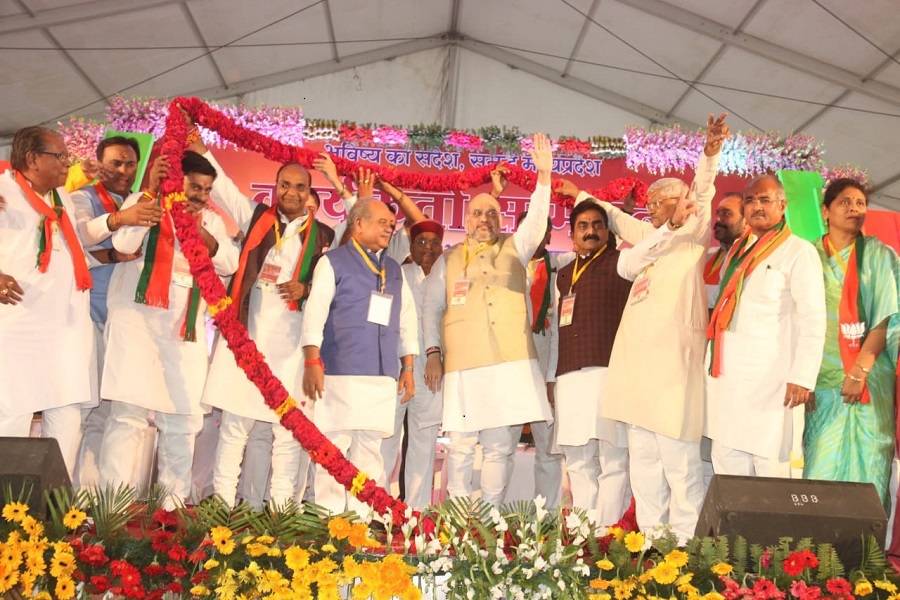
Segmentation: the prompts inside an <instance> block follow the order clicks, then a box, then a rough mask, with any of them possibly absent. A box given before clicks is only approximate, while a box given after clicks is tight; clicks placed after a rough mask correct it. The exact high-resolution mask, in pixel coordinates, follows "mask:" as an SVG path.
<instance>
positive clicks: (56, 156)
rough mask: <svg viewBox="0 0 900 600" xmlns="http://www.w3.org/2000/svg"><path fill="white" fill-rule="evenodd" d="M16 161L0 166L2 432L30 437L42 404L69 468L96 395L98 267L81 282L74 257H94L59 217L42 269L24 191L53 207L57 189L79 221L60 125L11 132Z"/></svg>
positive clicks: (34, 217)
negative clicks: (94, 293)
mask: <svg viewBox="0 0 900 600" xmlns="http://www.w3.org/2000/svg"><path fill="white" fill-rule="evenodd" d="M10 162H11V163H12V167H13V169H14V171H7V172H5V173H3V174H2V175H0V197H3V198H4V199H5V200H6V206H5V208H3V209H2V210H0V347H2V348H3V349H4V351H5V352H4V357H3V360H2V361H0V435H3V436H15V437H28V435H29V432H30V430H31V420H32V417H33V415H34V413H35V412H38V411H43V416H42V423H41V435H42V436H43V437H52V438H56V440H57V441H58V442H59V446H60V450H61V451H62V455H63V458H64V459H65V461H66V467H67V468H68V470H69V473H70V474H71V473H72V469H73V468H74V466H75V457H76V454H77V451H78V440H79V434H80V428H81V405H83V404H84V405H87V404H88V403H90V401H91V390H90V381H89V373H90V358H91V345H92V343H93V336H92V333H91V319H90V314H89V302H90V293H89V288H90V277H89V275H88V279H87V281H86V282H82V285H81V287H82V289H79V285H78V283H79V282H78V278H77V270H76V269H75V266H76V264H75V261H76V260H78V261H81V266H82V267H83V269H84V272H85V273H86V272H87V265H86V263H85V261H86V258H85V256H84V253H83V252H82V249H81V244H80V242H79V241H78V239H77V235H76V236H75V238H74V240H72V241H73V243H74V245H75V247H74V248H71V247H70V246H69V243H67V240H66V238H65V236H64V235H63V233H62V228H61V227H60V226H59V223H58V222H54V223H52V224H50V223H48V224H47V226H48V227H51V228H52V242H53V247H52V250H51V251H50V252H49V253H48V254H49V264H48V265H47V269H46V271H45V272H43V273H42V272H40V271H39V269H38V265H37V257H38V252H39V244H40V237H41V234H42V230H41V226H42V225H43V224H44V218H43V217H42V216H41V214H40V213H39V212H38V211H37V210H35V208H33V207H32V205H31V203H30V202H29V200H28V197H27V196H26V193H29V192H31V193H32V194H36V197H35V196H32V200H34V201H35V202H41V203H45V204H46V205H47V207H50V206H53V205H54V197H58V198H59V200H60V202H61V204H62V214H63V215H65V218H67V219H68V220H69V222H70V223H74V220H75V219H74V215H75V207H74V205H73V204H72V201H71V200H70V198H69V195H68V194H67V193H66V191H65V190H64V189H63V188H62V186H63V185H64V184H65V181H66V174H67V172H68V165H69V155H68V152H67V151H66V146H65V143H64V141H63V139H62V137H61V136H60V135H59V134H57V133H55V132H53V131H50V130H49V129H44V128H41V127H28V128H25V129H22V130H20V131H18V132H16V134H15V136H14V137H13V143H12V153H11V155H10ZM14 172H15V173H18V174H20V175H21V176H22V177H23V178H24V179H23V180H22V183H23V184H24V185H25V186H28V188H27V189H26V188H23V187H22V186H21V185H20V183H19V182H17V179H16V177H15V176H14ZM72 232H73V234H74V225H72ZM84 283H86V284H87V285H86V287H85V285H84ZM6 458H7V459H9V458H11V457H6ZM17 492H18V490H15V489H14V490H13V493H17Z"/></svg>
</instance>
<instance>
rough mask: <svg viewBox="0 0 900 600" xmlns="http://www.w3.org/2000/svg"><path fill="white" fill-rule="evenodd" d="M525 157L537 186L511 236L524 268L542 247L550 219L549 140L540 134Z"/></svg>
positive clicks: (550, 165)
mask: <svg viewBox="0 0 900 600" xmlns="http://www.w3.org/2000/svg"><path fill="white" fill-rule="evenodd" d="M528 153H529V154H530V155H531V160H532V162H533V164H534V166H535V168H536V169H537V175H538V176H537V184H536V185H535V186H534V192H533V193H532V194H531V202H529V204H528V214H526V215H525V218H524V219H522V222H521V223H519V227H518V228H517V229H516V232H515V233H514V234H513V240H514V241H515V244H516V251H517V252H518V253H519V260H520V261H521V262H522V265H523V266H525V265H527V264H528V261H529V260H531V257H532V256H534V251H535V250H537V247H538V246H540V245H541V241H542V240H543V239H544V236H545V235H546V233H547V217H548V216H549V215H550V176H551V174H552V172H553V152H552V150H551V149H550V138H548V137H547V136H546V135H544V134H543V133H536V134H534V148H533V149H532V150H529V151H528Z"/></svg>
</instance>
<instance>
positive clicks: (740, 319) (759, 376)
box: [706, 176, 826, 477]
mask: <svg viewBox="0 0 900 600" xmlns="http://www.w3.org/2000/svg"><path fill="white" fill-rule="evenodd" d="M785 204H786V202H785V199H784V189H783V188H782V186H781V183H780V182H779V181H778V180H777V179H776V178H775V177H772V176H763V177H758V178H756V179H754V180H753V181H751V182H750V183H749V184H748V185H747V189H746V190H745V192H744V218H745V219H746V221H747V224H748V225H749V226H750V232H748V233H747V234H746V235H745V238H743V239H741V240H740V241H738V242H736V244H735V249H734V252H732V253H730V255H729V258H732V255H733V258H732V260H733V261H734V262H735V263H740V262H743V260H749V259H750V258H752V255H753V254H754V252H758V251H759V250H760V249H761V248H762V247H764V243H763V242H764V241H767V240H763V241H761V242H759V243H758V244H757V241H758V240H759V239H760V238H763V237H764V236H766V234H767V233H768V232H770V231H775V230H776V227H781V226H784V227H786V225H783V224H782V219H783V218H784V209H785ZM773 239H776V240H778V239H779V237H776V238H773ZM780 239H781V243H780V244H777V247H776V248H775V250H773V251H772V252H771V254H768V256H765V257H764V258H762V260H761V261H760V262H758V264H756V265H755V266H754V268H753V270H752V272H750V273H749V274H747V275H746V277H745V278H744V281H743V286H742V289H741V291H740V294H739V295H737V296H735V298H736V299H735V302H736V308H735V312H734V316H733V317H732V319H731V322H730V326H729V327H728V328H727V329H725V330H724V331H723V332H722V335H721V337H719V338H718V339H717V340H716V341H715V344H718V345H719V347H718V348H717V349H716V350H717V352H718V353H720V356H721V372H718V373H717V372H716V371H715V370H712V373H711V376H710V377H708V379H707V398H706V435H707V436H709V437H710V438H711V439H712V462H713V469H714V470H715V472H716V473H718V474H723V475H756V476H760V477H790V476H791V469H790V450H791V446H792V443H793V440H794V437H795V435H794V434H795V426H794V422H795V419H796V420H798V421H799V423H798V425H799V427H800V430H801V431H802V423H803V414H802V410H794V408H795V407H797V406H802V405H804V404H805V403H806V402H807V400H808V398H809V392H810V390H812V389H813V388H814V387H815V383H816V377H817V376H818V373H819V366H820V364H821V362H822V349H823V347H824V345H825V323H826V311H825V287H824V285H823V283H822V281H823V280H824V279H823V275H822V263H821V261H820V260H819V257H818V253H817V252H816V250H815V248H814V247H813V245H812V244H810V243H809V242H807V241H805V240H803V239H801V238H799V237H797V236H795V235H793V234H789V235H785V236H783V237H781V238H780ZM742 242H744V244H743V245H742ZM757 246H760V248H757ZM742 259H743V260H742ZM729 264H730V263H729ZM726 293H728V286H727V282H723V294H726ZM723 300H724V299H723ZM723 300H720V302H722V301H723ZM717 308H718V306H717ZM716 310H717V309H714V311H713V318H715V315H716ZM709 355H710V358H711V357H712V355H713V347H712V345H711V347H710V352H709ZM795 413H796V416H795Z"/></svg>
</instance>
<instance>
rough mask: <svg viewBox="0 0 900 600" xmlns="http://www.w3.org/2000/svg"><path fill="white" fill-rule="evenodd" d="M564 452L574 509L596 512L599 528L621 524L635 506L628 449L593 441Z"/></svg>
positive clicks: (562, 446) (563, 447) (569, 447)
mask: <svg viewBox="0 0 900 600" xmlns="http://www.w3.org/2000/svg"><path fill="white" fill-rule="evenodd" d="M560 449H561V450H562V451H563V453H564V454H565V455H566V474H567V475H568V476H569V486H570V487H571V489H572V506H574V507H576V508H581V509H583V510H586V511H590V510H593V511H595V514H596V517H595V521H596V523H597V524H598V525H605V526H609V525H615V524H616V523H618V522H619V520H620V519H621V518H622V515H623V514H625V509H626V508H627V507H628V504H629V503H630V502H631V488H630V486H629V484H628V448H619V447H617V446H614V445H613V444H610V443H609V442H607V441H604V440H596V439H592V440H589V441H588V443H587V444H585V445H583V446H564V445H561V446H560Z"/></svg>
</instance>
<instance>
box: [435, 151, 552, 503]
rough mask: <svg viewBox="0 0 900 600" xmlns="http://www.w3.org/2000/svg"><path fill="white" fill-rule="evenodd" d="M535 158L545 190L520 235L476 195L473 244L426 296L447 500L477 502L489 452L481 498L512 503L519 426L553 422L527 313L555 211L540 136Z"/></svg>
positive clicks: (461, 248)
mask: <svg viewBox="0 0 900 600" xmlns="http://www.w3.org/2000/svg"><path fill="white" fill-rule="evenodd" d="M530 154H531V157H532V160H533V162H534V166H535V167H536V169H537V185H536V187H535V190H534V193H533V194H532V196H531V204H530V205H529V209H528V215H527V216H526V217H525V218H524V219H523V220H522V223H521V224H520V225H519V228H518V229H517V230H516V232H515V233H513V234H507V233H501V231H500V205H499V203H498V202H497V200H496V199H495V198H494V197H493V196H490V195H488V194H479V195H478V196H475V197H474V198H473V199H472V200H471V202H470V203H469V206H468V208H467V209H466V239H465V240H464V241H463V242H462V243H460V244H458V245H456V246H454V247H453V248H451V249H450V250H448V251H447V252H446V253H444V255H443V256H441V257H440V258H439V259H438V260H437V262H435V265H434V267H433V268H432V271H431V274H430V275H429V276H428V279H427V280H426V288H425V304H424V312H425V314H424V318H423V320H424V327H425V345H426V354H427V355H428V359H427V362H426V366H425V382H426V384H427V385H428V386H429V388H431V389H432V390H436V389H439V388H440V386H441V383H442V378H443V390H444V414H443V427H444V430H445V431H447V432H449V434H450V450H449V454H448V458H447V461H448V476H447V491H448V492H449V494H450V496H451V497H457V496H468V495H471V494H472V491H473V489H472V488H473V485H472V475H473V470H474V457H475V446H476V444H479V443H480V444H481V446H482V455H483V459H482V467H481V494H482V495H481V497H482V499H483V500H484V501H485V502H488V503H490V504H494V505H498V504H500V502H501V501H502V499H503V490H504V487H505V484H506V472H507V468H508V464H509V458H510V456H511V455H512V454H513V452H514V451H515V448H516V443H517V442H518V431H519V429H518V428H517V427H515V426H516V425H521V424H523V423H530V422H533V421H552V419H553V417H552V413H551V410H550V405H549V403H548V402H547V389H546V385H545V383H544V374H543V373H542V372H541V368H540V364H539V362H538V355H537V351H536V350H535V346H534V340H533V339H532V335H531V324H530V322H529V321H528V314H527V312H526V294H527V292H528V285H527V274H526V266H527V265H528V261H529V260H531V257H532V256H533V255H534V252H535V250H537V248H538V246H539V245H540V244H541V241H542V240H543V239H544V233H545V231H546V228H547V216H548V214H549V212H550V174H551V169H552V166H553V155H552V152H551V151H550V142H549V140H548V139H547V138H546V136H543V135H541V134H538V135H536V136H535V143H534V150H532V151H531V152H530ZM445 371H446V374H445V373H444V372H445Z"/></svg>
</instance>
